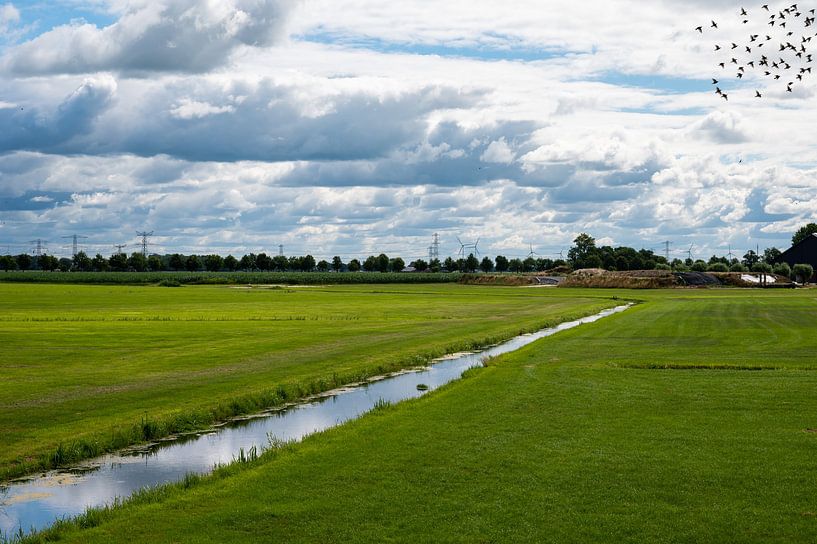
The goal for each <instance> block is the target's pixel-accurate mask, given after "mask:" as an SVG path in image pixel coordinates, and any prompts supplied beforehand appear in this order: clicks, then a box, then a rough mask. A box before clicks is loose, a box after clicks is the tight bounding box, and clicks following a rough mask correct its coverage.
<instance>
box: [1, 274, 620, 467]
mask: <svg viewBox="0 0 817 544" xmlns="http://www.w3.org/2000/svg"><path fill="white" fill-rule="evenodd" d="M542 295H543V294H540V293H534V292H520V291H519V290H514V289H490V288H468V287H464V286H458V285H433V286H406V285H402V286H378V287H373V286H349V287H343V288H341V287H332V288H311V287H304V288H288V289H245V288H231V287H205V286H198V287H183V288H178V289H165V288H159V287H140V286H135V287H126V286H81V285H31V284H2V283H0V346H2V351H3V353H2V357H0V375H1V376H2V380H0V480H2V479H3V478H8V477H11V476H13V475H17V474H21V473H24V472H27V471H31V470H34V469H37V468H40V467H49V466H57V465H64V464H67V463H70V462H72V461H75V460H77V459H80V458H83V457H89V456H93V455H96V454H99V453H101V452H103V451H105V450H110V449H113V448H117V447H122V446H125V445H128V444H132V443H137V442H140V441H144V440H149V439H153V438H157V437H160V436H164V435H167V434H170V433H174V432H180V431H185V430H191V429H196V428H202V427H206V426H207V425H209V424H211V423H213V422H214V421H217V420H223V419H226V418H229V417H230V416H233V415H237V414H242V413H248V412H253V411H257V410H259V409H263V408H266V407H270V406H274V405H279V404H281V403H283V402H285V401H290V400H293V399H295V398H299V397H303V396H306V395H309V394H312V393H316V392H319V391H324V390H327V389H331V388H333V387H337V386H339V385H342V384H345V383H349V382H352V381H356V380H359V379H363V378H365V377H368V376H372V375H375V374H378V373H382V372H387V371H393V370H397V369H400V368H405V367H407V366H415V365H417V364H419V363H422V362H425V361H426V360H428V359H429V358H431V357H433V356H439V355H442V354H445V353H448V352H451V351H456V350H460V349H467V348H469V347H473V346H475V345H478V344H485V343H488V342H492V341H495V340H499V339H504V338H508V337H510V336H513V335H516V334H518V333H520V332H521V331H523V330H533V329H537V328H540V327H542V326H544V325H546V324H550V323H555V322H558V321H561V320H563V319H564V318H566V317H567V318H570V317H578V316H580V315H587V314H590V313H595V312H596V311H598V310H599V309H601V308H602V307H609V306H611V305H613V304H614V303H613V302H612V301H611V300H610V299H609V295H608V296H607V298H606V299H603V298H591V297H584V298H579V299H575V298H571V297H552V296H547V297H543V296H542Z"/></svg>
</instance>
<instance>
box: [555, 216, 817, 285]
mask: <svg viewBox="0 0 817 544" xmlns="http://www.w3.org/2000/svg"><path fill="white" fill-rule="evenodd" d="M814 227H815V231H817V225H814ZM801 230H802V229H801ZM796 238H797V236H795V239H796ZM781 254H782V252H781V251H780V250H779V249H777V248H775V247H770V248H767V249H765V250H764V251H763V252H762V253H758V252H756V251H754V250H749V251H747V252H746V253H745V254H744V255H743V257H742V258H740V259H739V258H737V257H734V256H732V257H731V258H730V257H723V256H717V255H712V256H711V257H710V258H709V259H708V260H704V259H692V258H687V259H683V260H682V259H673V260H672V261H669V262H668V261H667V259H666V257H664V256H662V255H656V254H655V253H654V252H653V251H651V250H648V249H640V250H635V249H633V248H630V247H616V248H613V247H610V246H602V247H597V246H596V240H595V238H593V237H592V236H590V235H589V234H584V233H583V234H580V235H579V236H577V237H576V239H575V240H574V241H573V246H572V247H571V248H570V251H568V254H567V256H568V258H567V265H568V266H569V267H570V268H571V269H573V270H579V269H582V268H603V269H605V270H610V271H625V270H656V269H658V270H672V271H674V272H760V273H765V274H772V273H774V274H777V275H780V276H786V277H789V278H792V279H796V280H797V279H799V280H803V281H808V280H809V279H810V278H811V277H812V275H813V274H814V270H813V268H812V266H811V265H808V264H797V265H795V266H794V267H790V266H789V265H788V264H787V263H785V262H778V261H779V259H780V256H781Z"/></svg>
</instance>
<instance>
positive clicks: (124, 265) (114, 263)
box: [108, 253, 128, 272]
mask: <svg viewBox="0 0 817 544" xmlns="http://www.w3.org/2000/svg"><path fill="white" fill-rule="evenodd" d="M108 264H109V265H110V267H111V270H113V271H114V272H124V271H125V270H127V269H128V256H127V255H125V254H124V253H115V254H114V255H111V258H110V259H108Z"/></svg>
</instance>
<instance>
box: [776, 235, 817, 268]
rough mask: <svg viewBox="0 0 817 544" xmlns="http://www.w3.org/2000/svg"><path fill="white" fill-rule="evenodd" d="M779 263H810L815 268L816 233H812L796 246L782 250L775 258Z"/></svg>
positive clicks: (816, 254)
mask: <svg viewBox="0 0 817 544" xmlns="http://www.w3.org/2000/svg"><path fill="white" fill-rule="evenodd" d="M777 261H778V262H781V263H789V266H794V265H796V264H810V265H811V266H813V267H814V269H815V270H817V234H812V235H811V236H809V237H808V238H806V239H805V240H803V241H802V242H800V243H799V244H797V245H796V246H794V247H792V248H790V249H788V250H786V251H784V252H783V253H782V254H781V255H780V257H778V259H777Z"/></svg>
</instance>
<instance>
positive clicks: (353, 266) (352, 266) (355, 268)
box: [346, 259, 360, 272]
mask: <svg viewBox="0 0 817 544" xmlns="http://www.w3.org/2000/svg"><path fill="white" fill-rule="evenodd" d="M346 268H347V270H349V272H360V261H359V260H357V259H352V260H351V261H349V264H347V265H346Z"/></svg>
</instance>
